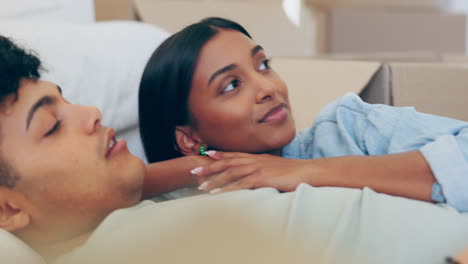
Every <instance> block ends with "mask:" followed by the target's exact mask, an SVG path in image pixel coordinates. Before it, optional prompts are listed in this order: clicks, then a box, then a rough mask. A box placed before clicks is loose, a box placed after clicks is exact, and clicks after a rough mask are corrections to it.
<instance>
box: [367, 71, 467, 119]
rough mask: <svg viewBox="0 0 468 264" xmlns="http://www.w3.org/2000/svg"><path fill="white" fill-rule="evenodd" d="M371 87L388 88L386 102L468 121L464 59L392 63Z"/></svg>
mask: <svg viewBox="0 0 468 264" xmlns="http://www.w3.org/2000/svg"><path fill="white" fill-rule="evenodd" d="M378 76H379V78H380V81H379V82H375V83H373V84H371V85H370V86H369V87H368V90H373V91H377V90H381V91H382V90H384V91H386V93H387V94H391V98H389V99H390V100H388V101H384V102H383V103H388V104H392V105H395V106H414V107H416V110H418V111H420V112H425V113H430V114H436V115H441V116H446V117H450V118H455V119H460V120H464V121H468V111H466V106H467V105H468V86H467V83H468V65H467V64H460V63H399V62H395V63H389V64H385V65H383V67H382V68H381V69H380V72H379V73H378Z"/></svg>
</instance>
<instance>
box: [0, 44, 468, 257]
mask: <svg viewBox="0 0 468 264" xmlns="http://www.w3.org/2000/svg"><path fill="white" fill-rule="evenodd" d="M40 69H41V63H40V61H39V59H38V58H37V57H36V56H34V55H32V54H30V53H28V52H26V51H25V50H23V49H21V48H19V47H18V46H16V45H15V44H14V43H13V42H11V40H9V39H7V38H4V37H0V105H1V107H0V110H1V111H0V184H1V187H0V206H1V207H0V228H3V229H5V230H7V231H9V232H11V233H13V234H15V235H16V236H17V237H18V238H19V239H21V240H23V241H24V242H26V243H27V244H29V245H30V246H31V247H32V248H34V249H35V250H36V251H38V252H39V253H41V255H42V256H44V257H45V258H46V259H48V260H50V261H55V262H56V263H154V262H161V263H164V262H170V263H187V262H190V263H219V262H221V263H266V262H268V263H285V262H286V263H310V262H318V263H345V262H346V263H392V264H394V263H412V262H416V263H440V262H441V261H443V259H444V257H445V256H449V255H453V254H455V253H457V252H458V251H460V250H461V248H462V247H463V246H465V245H467V244H468V215H463V214H459V213H458V212H456V210H453V209H452V208H447V207H439V206H435V205H431V204H428V203H422V202H418V201H411V200H407V199H402V198H394V197H390V196H386V195H379V194H376V193H375V192H373V191H371V190H369V189H365V190H364V191H360V190H353V189H339V188H313V187H310V186H307V185H301V186H300V187H299V188H298V190H296V192H291V193H283V194H281V193H278V192H277V191H276V190H274V189H266V188H265V189H259V190H256V191H249V190H244V191H238V192H232V193H226V194H222V195H217V196H199V197H194V198H189V199H180V200H177V201H173V202H165V203H160V204H156V203H152V202H149V201H146V202H143V203H140V204H139V205H137V203H138V202H139V201H140V198H141V192H142V191H141V190H142V187H143V180H144V176H145V166H144V165H143V163H142V162H141V161H140V160H139V159H138V158H136V157H134V156H133V155H131V154H130V153H129V152H128V150H127V148H126V145H125V141H123V140H118V141H117V140H116V139H115V135H114V131H113V130H112V129H110V128H106V127H103V126H101V124H100V119H101V114H100V112H99V111H98V110H97V109H95V108H92V107H84V106H79V105H73V104H71V103H69V102H67V101H66V100H65V99H64V98H63V97H62V96H61V88H60V87H58V86H56V85H54V84H52V83H50V82H46V81H42V80H40ZM64 89H66V87H64ZM135 205H137V206H135ZM126 207H131V208H128V209H122V208H126ZM118 209H122V210H118Z"/></svg>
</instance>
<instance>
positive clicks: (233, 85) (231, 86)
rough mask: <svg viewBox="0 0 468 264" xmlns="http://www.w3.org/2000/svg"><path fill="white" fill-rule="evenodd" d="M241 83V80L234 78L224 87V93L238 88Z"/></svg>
mask: <svg viewBox="0 0 468 264" xmlns="http://www.w3.org/2000/svg"><path fill="white" fill-rule="evenodd" d="M239 83H240V82H239V80H233V81H232V82H230V83H229V84H228V85H227V86H226V87H224V89H223V91H222V93H227V92H230V91H232V90H234V89H236V88H237V87H238V86H239Z"/></svg>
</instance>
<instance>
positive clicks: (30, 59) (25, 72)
mask: <svg viewBox="0 0 468 264" xmlns="http://www.w3.org/2000/svg"><path fill="white" fill-rule="evenodd" d="M41 69H42V66H41V61H40V60H39V58H38V57H37V56H36V55H34V54H33V53H32V52H31V51H26V50H24V49H23V48H21V47H19V46H17V45H16V44H15V43H14V42H13V41H12V40H11V39H9V38H7V37H4V36H1V35H0V106H1V105H3V104H4V103H5V99H6V98H7V97H9V96H10V95H14V96H15V98H17V96H18V89H19V86H20V81H21V80H22V79H25V78H27V79H33V80H37V79H39V78H40V77H41V74H40V71H41ZM0 136H1V135H0ZM0 140H2V139H1V137H0ZM0 151H1V150H0ZM17 179H18V175H17V174H16V173H14V172H13V169H12V168H11V167H10V166H9V164H8V163H7V162H5V161H4V160H3V159H2V158H1V156H0V186H4V187H8V188H13V187H14V186H15V183H16V181H17Z"/></svg>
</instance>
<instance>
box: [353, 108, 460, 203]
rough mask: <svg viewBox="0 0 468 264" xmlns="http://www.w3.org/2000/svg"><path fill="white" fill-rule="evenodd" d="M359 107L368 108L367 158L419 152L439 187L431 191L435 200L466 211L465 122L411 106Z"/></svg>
mask: <svg viewBox="0 0 468 264" xmlns="http://www.w3.org/2000/svg"><path fill="white" fill-rule="evenodd" d="M361 104H363V105H362V107H363V109H367V110H366V111H365V112H366V113H367V120H368V122H369V126H368V129H367V130H366V132H365V136H364V137H365V145H366V148H367V151H368V152H369V155H379V154H391V153H399V152H406V151H412V150H419V151H420V152H421V153H422V155H423V156H424V158H425V159H426V161H427V162H428V163H429V166H430V167H431V169H432V172H433V173H434V176H435V177H436V179H437V182H438V184H440V186H437V185H436V186H433V187H437V188H433V190H434V193H433V198H434V199H436V200H435V201H439V202H440V201H444V200H445V201H446V203H447V204H449V205H450V206H452V207H454V208H456V209H457V210H458V211H461V212H467V211H468V123H467V122H463V121H459V120H455V119H451V118H445V117H441V116H436V115H430V114H424V113H419V112H416V111H415V110H414V108H411V107H391V106H386V105H368V104H366V103H364V102H362V103H361ZM439 187H440V188H439ZM441 194H442V196H441ZM444 196H445V197H444Z"/></svg>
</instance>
